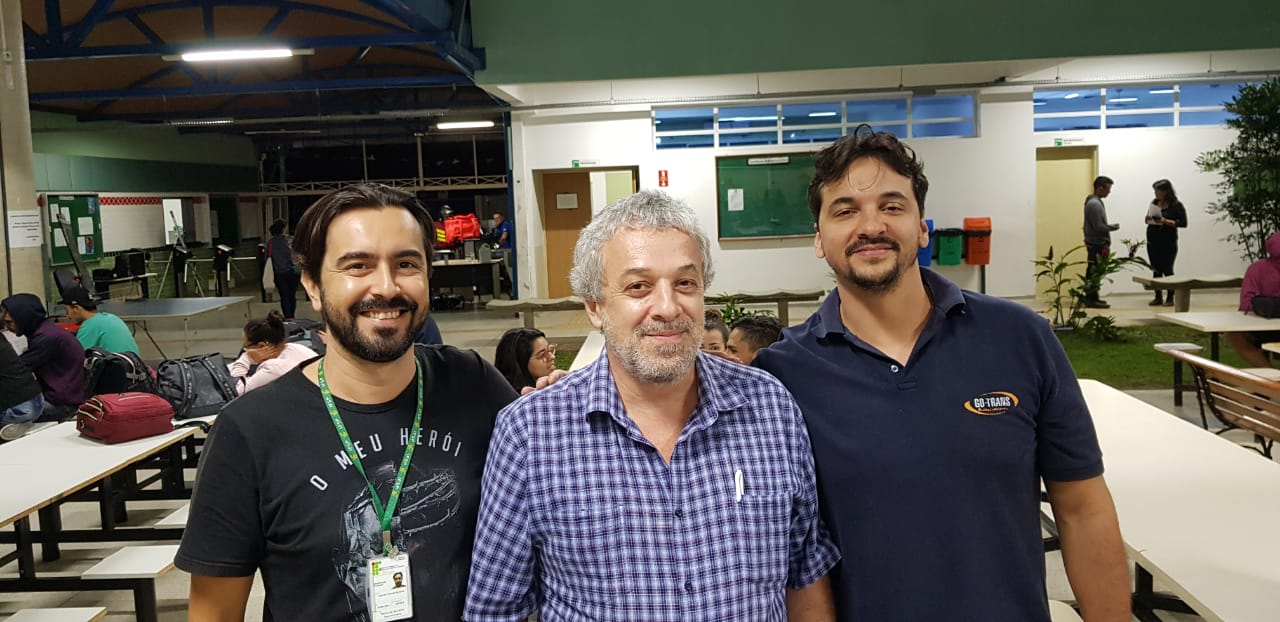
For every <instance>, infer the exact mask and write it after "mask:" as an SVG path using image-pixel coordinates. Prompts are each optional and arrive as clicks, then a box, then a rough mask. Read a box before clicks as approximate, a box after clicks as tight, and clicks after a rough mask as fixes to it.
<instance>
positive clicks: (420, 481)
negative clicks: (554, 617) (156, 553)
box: [176, 345, 516, 622]
mask: <svg viewBox="0 0 1280 622" xmlns="http://www.w3.org/2000/svg"><path fill="white" fill-rule="evenodd" d="M417 356H418V359H419V360H420V361H421V362H422V369H423V372H424V377H423V409H422V429H421V434H420V436H419V437H418V445H417V448H416V449H415V450H414V453H413V461H412V463H411V465H410V469H409V474H408V476H407V477H406V478H405V483H404V490H403V492H402V493H401V497H400V502H399V506H398V507H397V509H396V515H395V518H394V519H393V521H392V525H391V538H392V543H393V544H395V545H396V546H397V547H398V548H399V549H400V550H401V551H406V552H408V553H409V556H410V564H411V569H412V572H411V573H410V578H411V580H412V584H413V602H414V610H415V617H414V619H415V620H448V621H451V622H452V621H456V620H461V619H462V606H463V601H464V598H465V595H466V587H467V575H468V572H469V570H470V567H471V545H472V541H473V540H474V537H475V525H476V511H477V508H478V506H479V503H480V479H481V475H482V473H483V470H484V460H485V455H486V453H487V452H488V448H489V436H490V434H491V433H492V431H493V423H494V419H495V417H496V416H497V414H498V411H499V410H501V409H502V407H504V406H506V405H507V404H508V403H510V402H511V401H513V400H514V399H515V398H516V394H515V392H514V391H513V390H512V388H511V385H510V384H508V383H507V381H506V380H504V379H503V378H502V375H501V374H499V373H498V371H497V370H496V369H494V368H493V366H492V365H490V364H489V363H487V362H485V361H484V360H483V359H481V358H480V356H479V355H477V354H476V353H475V352H471V351H461V350H458V349H457V348H453V347H449V346H421V345H420V346H417ZM416 396H417V385H416V383H415V382H413V381H411V382H410V383H409V385H408V386H407V387H405V389H404V391H403V392H402V393H401V394H400V395H399V396H398V397H396V398H395V399H394V400H392V401H391V402H388V403H386V404H375V405H361V404H353V403H350V402H346V401H343V400H340V399H337V398H335V402H336V403H337V407H338V412H339V413H340V414H341V415H342V421H343V423H344V424H345V425H346V427H347V429H348V431H349V433H350V436H351V440H352V442H353V443H354V445H355V447H356V450H357V452H358V453H360V454H362V456H361V463H362V465H363V466H364V469H365V472H366V473H367V474H368V475H369V479H370V481H372V482H373V483H374V485H375V487H377V489H378V494H379V497H380V498H381V499H380V500H381V502H383V503H385V502H386V500H387V497H388V496H389V494H390V490H391V485H392V482H393V481H394V477H395V471H396V469H397V468H398V466H399V463H400V460H401V458H402V456H403V455H404V447H405V443H406V442H407V439H408V436H409V430H410V428H411V426H412V425H413V413H414V407H415V399H416ZM381 550H382V537H381V528H380V527H379V523H378V518H377V516H376V514H375V512H374V510H373V505H372V503H371V500H370V496H369V490H368V487H367V486H366V485H365V481H364V479H363V478H361V477H360V473H359V472H358V471H356V469H355V467H353V466H352V465H351V464H350V462H349V461H348V459H347V457H346V453H345V452H344V451H343V448H342V442H341V441H340V440H339V439H338V434H337V432H336V431H335V430H334V427H333V422H332V421H331V420H330V418H329V415H328V412H327V411H326V410H325V407H324V401H323V399H322V398H321V396H320V389H319V388H318V387H317V386H316V385H315V384H313V383H312V382H311V381H310V380H308V379H307V378H306V376H304V375H303V374H302V371H301V368H299V369H295V370H293V371H292V372H290V373H289V374H288V375H286V376H284V377H282V378H280V379H278V380H276V381H275V382H273V383H271V384H269V385H266V386H264V387H262V388H259V389H257V390H254V391H250V392H248V393H246V394H244V395H243V396H241V397H240V398H238V399H236V400H235V401H233V402H231V403H230V404H228V405H227V406H226V408H225V409H224V410H223V412H222V414H221V415H219V417H218V421H217V423H216V424H215V425H214V428H213V433H212V434H211V436H210V438H209V441H208V443H207V444H206V446H205V451H204V456H203V457H202V459H201V464H200V470H199V472H198V474H197V478H196V489H195V492H194V494H193V495H192V498H191V515H190V518H189V519H188V521H187V528H186V533H185V535H184V536H183V539H182V546H181V547H180V549H179V550H178V555H177V559H176V561H177V565H178V567H179V568H182V569H183V570H186V571H187V572H190V573H192V574H199V575H205V576H217V577H243V576H249V575H251V574H253V573H254V571H255V570H258V569H261V570H262V578H263V582H264V583H265V585H266V588H267V597H266V602H265V603H264V606H263V609H264V611H263V619H264V620H306V621H307V622H323V621H325V620H342V621H349V620H360V621H364V620H368V619H369V617H368V614H367V610H366V602H365V598H366V595H365V589H366V585H365V573H366V571H365V562H366V560H367V559H369V558H371V557H374V556H376V555H378V554H380V553H381Z"/></svg>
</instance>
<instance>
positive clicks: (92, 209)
mask: <svg viewBox="0 0 1280 622" xmlns="http://www.w3.org/2000/svg"><path fill="white" fill-rule="evenodd" d="M45 205H46V206H47V209H48V211H49V249H50V254H49V256H50V261H51V263H52V264H53V265H55V266H62V265H67V264H70V263H72V262H71V251H70V250H68V249H67V245H68V244H75V245H76V248H77V249H78V250H79V251H80V258H81V259H83V260H85V261H97V260H98V259H99V258H101V257H102V217H101V215H100V214H99V209H98V196H97V195H94V194H47V195H45ZM59 216H61V217H63V218H65V219H66V220H67V222H68V223H70V224H69V228H70V230H71V239H67V238H66V236H65V235H63V233H62V228H61V227H60V226H59V224H58V220H59Z"/></svg>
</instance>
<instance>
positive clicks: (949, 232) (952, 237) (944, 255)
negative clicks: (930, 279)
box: [934, 229, 964, 266]
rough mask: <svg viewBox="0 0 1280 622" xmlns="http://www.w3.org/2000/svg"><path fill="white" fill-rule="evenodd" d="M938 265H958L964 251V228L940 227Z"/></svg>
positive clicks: (937, 240)
mask: <svg viewBox="0 0 1280 622" xmlns="http://www.w3.org/2000/svg"><path fill="white" fill-rule="evenodd" d="M934 234H935V235H937V239H936V240H935V241H936V242H937V246H938V265H940V266H958V265H960V259H961V256H962V255H963V251H964V229H938V230H936V231H934Z"/></svg>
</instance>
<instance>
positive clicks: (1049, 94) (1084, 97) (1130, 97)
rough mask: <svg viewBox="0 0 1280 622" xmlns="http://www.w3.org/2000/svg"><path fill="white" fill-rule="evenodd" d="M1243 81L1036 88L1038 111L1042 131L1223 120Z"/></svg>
mask: <svg viewBox="0 0 1280 622" xmlns="http://www.w3.org/2000/svg"><path fill="white" fill-rule="evenodd" d="M1240 86H1241V85H1240V84H1195V83H1192V84H1167V85H1145V86H1129V85H1126V86H1114V87H1106V88H1097V89H1094V88H1088V89H1074V90H1067V91H1062V90H1052V91H1036V92H1035V93H1034V94H1033V95H1032V106H1033V111H1032V116H1033V123H1034V125H1035V131H1037V132H1060V131H1071V130H1097V129H1102V128H1104V127H1105V128H1106V129H1122V128H1136V127H1174V126H1181V125H1222V124H1224V123H1226V121H1227V120H1228V119H1230V118H1231V113H1229V112H1227V111H1226V110H1224V109H1223V107H1222V104H1223V102H1226V101H1227V100H1230V99H1231V98H1233V97H1235V95H1236V93H1238V92H1239V90H1240Z"/></svg>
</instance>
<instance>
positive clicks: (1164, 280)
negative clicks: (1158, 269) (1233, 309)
mask: <svg viewBox="0 0 1280 622" xmlns="http://www.w3.org/2000/svg"><path fill="white" fill-rule="evenodd" d="M1133 282H1134V283H1140V284H1141V285H1142V287H1143V288H1144V289H1146V290H1147V291H1152V290H1157V289H1168V290H1172V291H1173V310H1174V311H1190V310H1191V290H1193V289H1223V288H1229V287H1240V284H1241V283H1243V282H1244V279H1243V278H1241V277H1239V276H1232V275H1229V274H1211V275H1208V276H1197V277H1185V276H1161V277H1153V276H1135V277H1133Z"/></svg>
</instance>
